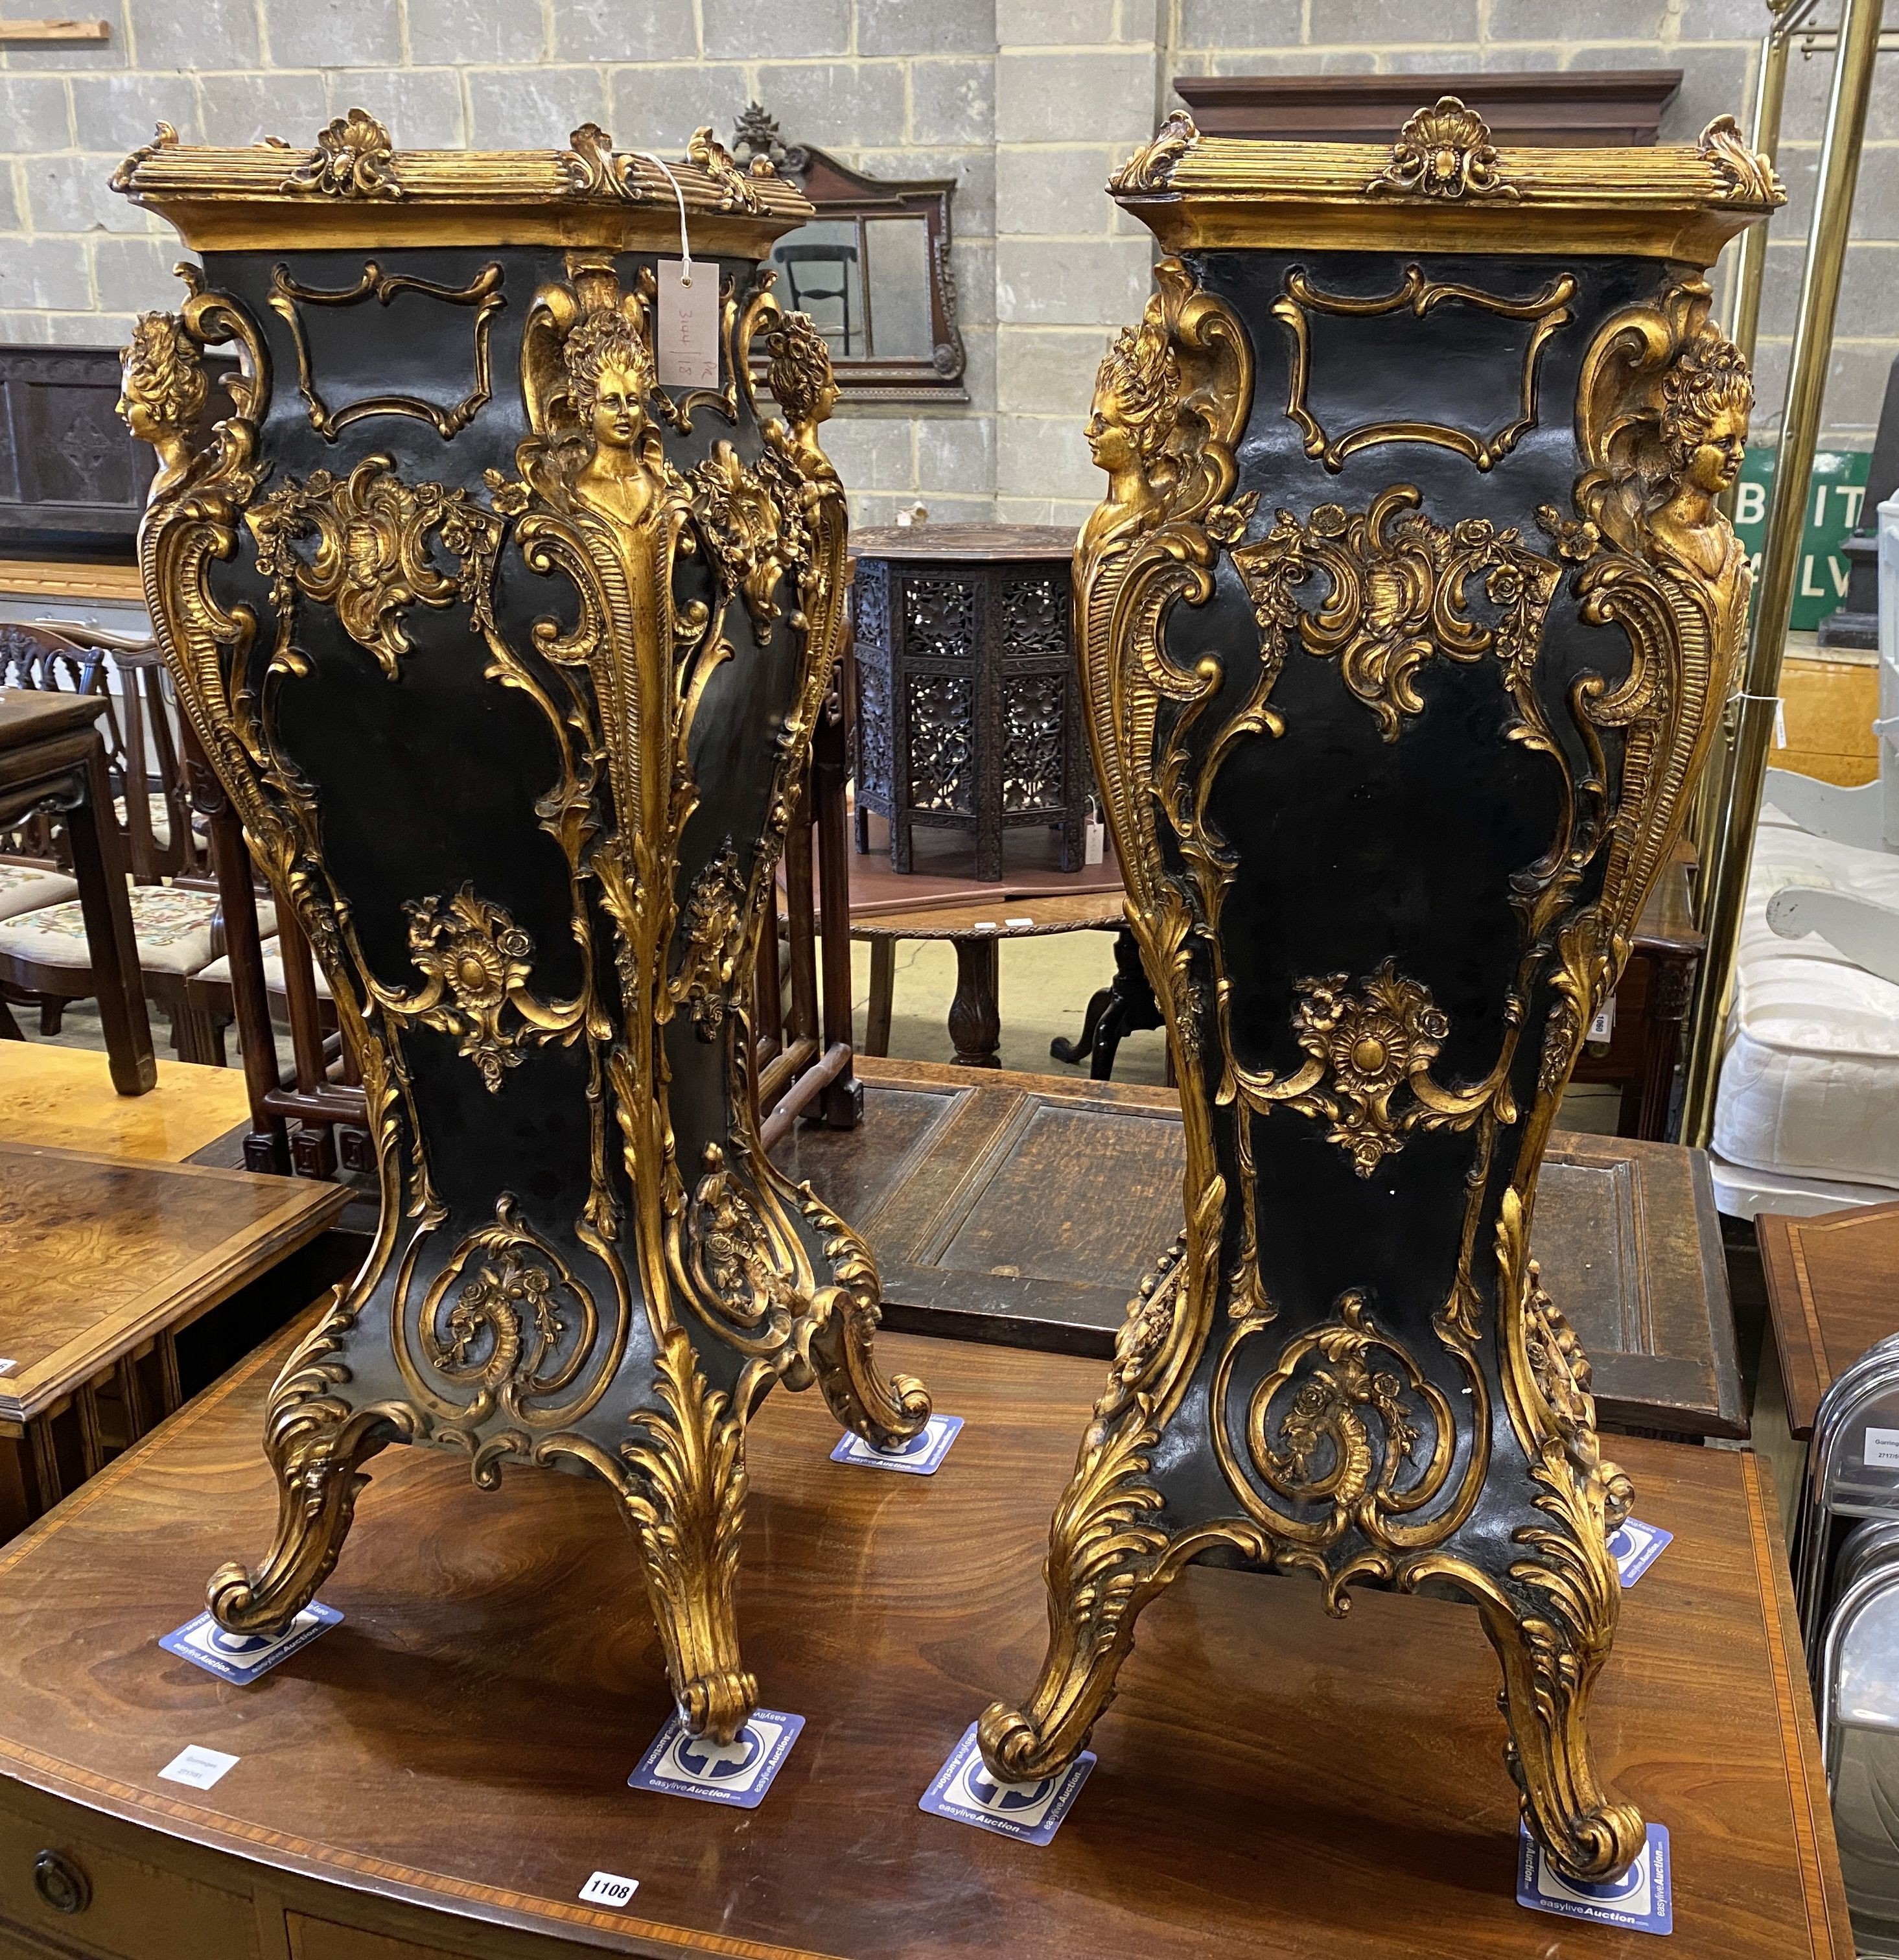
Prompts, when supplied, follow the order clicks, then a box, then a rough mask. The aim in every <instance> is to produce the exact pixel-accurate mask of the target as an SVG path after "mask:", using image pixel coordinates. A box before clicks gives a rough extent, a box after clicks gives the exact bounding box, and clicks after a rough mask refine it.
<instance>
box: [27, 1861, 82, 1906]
mask: <svg viewBox="0 0 1899 1960" xmlns="http://www.w3.org/2000/svg"><path fill="white" fill-rule="evenodd" d="M33 1890H34V1891H35V1892H37V1893H38V1894H39V1895H40V1897H41V1898H43V1899H44V1900H45V1901H46V1903H47V1904H48V1905H49V1906H51V1907H52V1909H53V1911H55V1912H84V1911H85V1909H86V1908H87V1906H89V1905H91V1903H92V1881H91V1879H88V1878H87V1876H86V1875H85V1873H84V1872H82V1871H81V1869H79V1867H78V1866H77V1865H75V1863H73V1862H72V1860H71V1859H70V1858H65V1857H61V1856H60V1854H59V1853H58V1852H57V1851H42V1852H41V1853H40V1855H39V1857H37V1858H36V1859H34V1860H33Z"/></svg>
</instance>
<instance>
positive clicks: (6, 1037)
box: [0, 996, 27, 1041]
mask: <svg viewBox="0 0 1899 1960" xmlns="http://www.w3.org/2000/svg"><path fill="white" fill-rule="evenodd" d="M26 1038H27V1036H26V1030H25V1029H24V1028H22V1027H21V1025H20V1023H18V1022H17V1020H14V1017H13V1009H12V1007H11V1005H10V1004H8V1001H6V999H5V997H4V996H0V1041H24V1040H25V1039H26Z"/></svg>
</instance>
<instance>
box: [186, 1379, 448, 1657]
mask: <svg viewBox="0 0 1899 1960" xmlns="http://www.w3.org/2000/svg"><path fill="white" fill-rule="evenodd" d="M294 1365H295V1364H294V1363H292V1367H293V1368H294ZM289 1379H291V1375H290V1371H288V1370H287V1371H286V1374H285V1380H286V1382H288V1380H289ZM278 1392H279V1394H280V1395H281V1394H282V1385H281V1384H280V1386H279V1391H278ZM413 1430H414V1420H413V1418H412V1414H411V1413H410V1411H408V1410H407V1409H406V1408H402V1406H401V1405H377V1406H376V1407H374V1408H365V1409H358V1410H356V1411H351V1410H350V1409H349V1408H347V1407H346V1406H345V1405H344V1404H342V1402H336V1401H334V1400H331V1399H329V1398H322V1397H320V1398H315V1399H313V1400H308V1401H297V1402H291V1403H288V1405H284V1406H281V1407H278V1408H273V1409H272V1414H271V1418H270V1421H269V1430H268V1433H267V1434H266V1440H265V1446H266V1450H267V1452H268V1454H269V1459H270V1465H271V1468H272V1471H273V1472H275V1476H276V1479H277V1535H276V1538H275V1541H274V1542H272V1545H271V1548H270V1551H269V1554H268V1555H267V1556H266V1558H265V1560H264V1561H263V1563H262V1564H261V1565H260V1566H259V1567H258V1568H257V1570H256V1571H255V1572H252V1571H250V1570H247V1568H246V1567H244V1566H243V1565H241V1564H237V1563H235V1562H234V1563H233V1564H229V1565H226V1566H223V1567H220V1568H219V1570H218V1571H217V1572H215V1573H213V1575H212V1580H211V1583H210V1585H209V1586H208V1588H207V1589H206V1591H205V1603H206V1604H207V1605H208V1606H209V1607H210V1608H211V1613H212V1618H213V1619H215V1621H217V1622H218V1625H219V1626H221V1627H222V1628H224V1631H226V1632H227V1633H232V1634H278V1633H282V1631H283V1630H284V1628H286V1627H287V1626H288V1625H289V1624H290V1623H291V1621H292V1620H294V1618H296V1617H297V1615H298V1614H299V1613H301V1612H302V1611H303V1610H304V1608H305V1607H306V1606H307V1605H309V1604H310V1601H311V1600H312V1599H314V1598H315V1597H316V1596H317V1588H318V1587H319V1586H321V1585H322V1584H323V1581H324V1580H326V1579H327V1578H328V1577H329V1575H330V1573H331V1572H332V1570H334V1569H335V1567H336V1558H337V1554H339V1552H340V1551H342V1548H343V1540H344V1539H345V1538H347V1537H348V1535H349V1527H350V1524H351V1520H352V1519H354V1517H355V1513H356V1497H357V1493H358V1491H361V1489H362V1488H363V1486H364V1484H367V1482H368V1481H369V1479H368V1478H367V1477H365V1476H364V1475H363V1474H362V1465H364V1463H365V1462H367V1461H368V1459H370V1458H371V1457H372V1456H374V1455H376V1453H377V1452H378V1451H379V1450H380V1449H384V1448H386V1446H388V1445H389V1444H390V1443H407V1442H409V1441H411V1440H412V1439H413Z"/></svg>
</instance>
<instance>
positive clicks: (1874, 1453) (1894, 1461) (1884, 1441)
mask: <svg viewBox="0 0 1899 1960" xmlns="http://www.w3.org/2000/svg"><path fill="white" fill-rule="evenodd" d="M1859 1460H1860V1461H1861V1462H1862V1463H1864V1464H1865V1465H1866V1468H1868V1469H1869V1470H1899V1429H1869V1430H1867V1431H1866V1446H1865V1448H1864V1449H1863V1451H1862V1453H1861V1456H1860V1459H1859Z"/></svg>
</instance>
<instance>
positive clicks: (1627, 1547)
mask: <svg viewBox="0 0 1899 1960" xmlns="http://www.w3.org/2000/svg"><path fill="white" fill-rule="evenodd" d="M1674 1542H1675V1534H1674V1532H1665V1531H1664V1530H1663V1529H1662V1527H1661V1526H1659V1525H1645V1524H1644V1523H1643V1522H1642V1520H1641V1519H1640V1518H1624V1519H1623V1520H1622V1526H1621V1529H1620V1530H1619V1531H1617V1532H1614V1534H1613V1535H1611V1538H1610V1539H1609V1556H1610V1557H1611V1558H1612V1559H1614V1561H1615V1569H1616V1571H1617V1573H1619V1574H1620V1575H1621V1580H1622V1589H1623V1590H1624V1592H1627V1590H1628V1589H1629V1588H1630V1586H1633V1584H1634V1583H1635V1582H1636V1581H1637V1580H1638V1579H1640V1577H1642V1575H1643V1573H1645V1572H1646V1571H1647V1570H1648V1569H1649V1567H1650V1566H1651V1565H1652V1564H1654V1563H1655V1561H1656V1560H1657V1559H1658V1558H1660V1557H1661V1556H1662V1552H1663V1551H1664V1550H1665V1548H1667V1547H1668V1546H1669V1545H1672V1544H1673V1543H1674Z"/></svg>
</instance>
